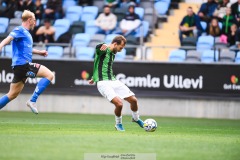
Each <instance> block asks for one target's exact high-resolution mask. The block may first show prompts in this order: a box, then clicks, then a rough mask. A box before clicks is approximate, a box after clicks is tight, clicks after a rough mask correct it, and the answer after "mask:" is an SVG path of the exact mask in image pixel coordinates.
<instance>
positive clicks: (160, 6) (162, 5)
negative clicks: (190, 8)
mask: <svg viewBox="0 0 240 160" xmlns="http://www.w3.org/2000/svg"><path fill="white" fill-rule="evenodd" d="M169 5H170V4H169V3H168V2H165V1H158V2H155V3H154V8H155V9H156V11H157V13H158V15H160V16H161V15H166V14H167V11H168V8H169Z"/></svg>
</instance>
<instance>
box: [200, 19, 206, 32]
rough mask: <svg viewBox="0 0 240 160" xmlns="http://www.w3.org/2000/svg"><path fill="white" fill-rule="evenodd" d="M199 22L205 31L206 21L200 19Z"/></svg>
mask: <svg viewBox="0 0 240 160" xmlns="http://www.w3.org/2000/svg"><path fill="white" fill-rule="evenodd" d="M200 24H201V26H202V28H203V31H206V29H207V23H206V22H204V21H201V22H200Z"/></svg>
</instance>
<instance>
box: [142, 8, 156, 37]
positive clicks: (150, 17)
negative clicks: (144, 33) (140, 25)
mask: <svg viewBox="0 0 240 160" xmlns="http://www.w3.org/2000/svg"><path fill="white" fill-rule="evenodd" d="M155 14H156V13H155V12H154V10H153V9H152V8H145V14H144V16H143V20H144V21H147V22H148V23H149V32H150V33H152V32H153V29H154V28H155V25H156V24H157V15H155Z"/></svg>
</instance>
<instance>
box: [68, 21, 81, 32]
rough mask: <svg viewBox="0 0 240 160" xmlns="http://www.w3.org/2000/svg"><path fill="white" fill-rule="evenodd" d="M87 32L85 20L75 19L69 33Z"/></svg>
mask: <svg viewBox="0 0 240 160" xmlns="http://www.w3.org/2000/svg"><path fill="white" fill-rule="evenodd" d="M84 32H85V22H82V21H75V22H73V23H72V24H71V25H70V28H69V33H70V34H71V35H74V34H77V33H84Z"/></svg>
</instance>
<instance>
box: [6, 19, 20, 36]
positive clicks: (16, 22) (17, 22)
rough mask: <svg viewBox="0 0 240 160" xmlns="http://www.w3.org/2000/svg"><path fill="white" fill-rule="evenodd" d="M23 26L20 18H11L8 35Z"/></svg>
mask: <svg viewBox="0 0 240 160" xmlns="http://www.w3.org/2000/svg"><path fill="white" fill-rule="evenodd" d="M21 24H22V20H21V19H20V18H11V19H10V21H9V25H8V28H7V33H10V32H11V31H12V30H13V29H14V28H15V27H17V26H20V25H21Z"/></svg>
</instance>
